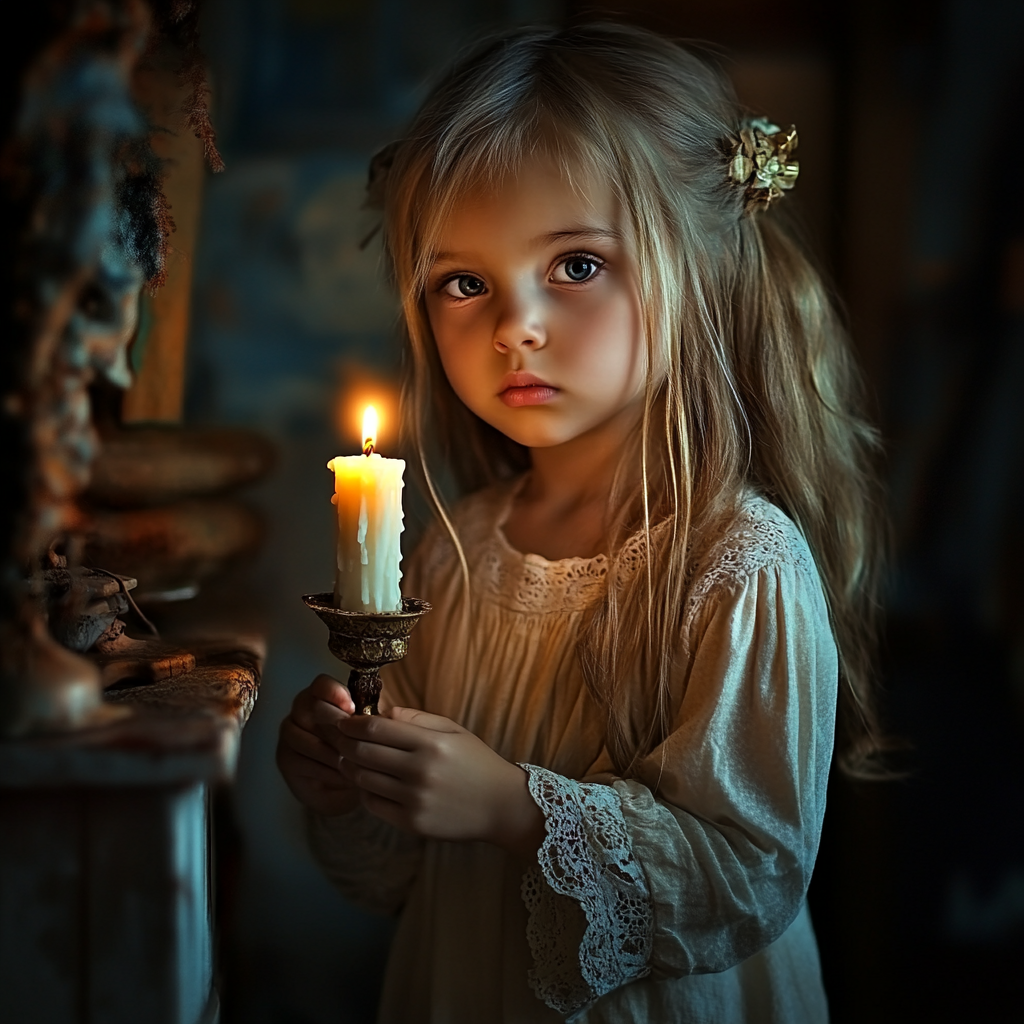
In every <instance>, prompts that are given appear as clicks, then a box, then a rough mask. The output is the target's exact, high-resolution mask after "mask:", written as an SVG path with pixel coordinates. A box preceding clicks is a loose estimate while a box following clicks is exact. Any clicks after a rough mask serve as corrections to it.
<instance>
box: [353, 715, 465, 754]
mask: <svg viewBox="0 0 1024 1024" xmlns="http://www.w3.org/2000/svg"><path fill="white" fill-rule="evenodd" d="M396 712H397V715H396ZM392 716H393V717H391V718H385V717H384V716H383V715H352V716H350V717H348V718H345V719H344V720H342V721H339V722H338V724H337V729H338V731H339V732H340V733H341V734H342V735H343V736H347V737H349V738H350V739H356V740H364V741H365V742H367V743H379V744H382V745H383V746H387V747H395V748H397V749H398V750H406V751H413V750H419V749H421V748H422V747H423V746H424V745H425V744H427V743H430V742H431V741H432V736H433V735H436V734H437V733H439V732H441V733H452V732H460V731H461V727H460V726H458V725H456V724H455V723H454V722H453V721H452V720H451V719H450V718H442V717H441V716H440V715H430V714H427V712H425V711H413V710H411V709H410V708H392Z"/></svg>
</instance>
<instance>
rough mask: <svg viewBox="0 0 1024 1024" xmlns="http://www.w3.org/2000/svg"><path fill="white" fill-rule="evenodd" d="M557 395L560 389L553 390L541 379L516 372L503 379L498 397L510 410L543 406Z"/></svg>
mask: <svg viewBox="0 0 1024 1024" xmlns="http://www.w3.org/2000/svg"><path fill="white" fill-rule="evenodd" d="M557 394H558V388H553V387H552V386H551V385H550V384H548V383H547V381H543V380H541V379H540V377H535V376H534V375H533V374H532V373H526V372H525V371H524V370H514V371H513V372H512V373H506V374H505V376H504V378H503V379H502V381H501V391H499V392H498V397H499V398H500V399H501V400H502V401H503V402H504V403H505V404H506V405H507V406H509V408H512V409H518V408H520V407H522V406H524V405H543V404H544V403H545V402H550V401H551V399H552V398H554V397H555V395H557Z"/></svg>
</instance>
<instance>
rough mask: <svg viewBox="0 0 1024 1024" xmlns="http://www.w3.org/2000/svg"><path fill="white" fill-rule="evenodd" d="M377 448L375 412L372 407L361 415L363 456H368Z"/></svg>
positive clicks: (368, 407)
mask: <svg viewBox="0 0 1024 1024" xmlns="http://www.w3.org/2000/svg"><path fill="white" fill-rule="evenodd" d="M376 447H377V410H376V409H374V407H373V406H372V405H368V406H367V407H366V412H364V413H363V454H364V455H369V454H370V452H372V451H373V449H374V448H376Z"/></svg>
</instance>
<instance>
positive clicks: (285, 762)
mask: <svg viewBox="0 0 1024 1024" xmlns="http://www.w3.org/2000/svg"><path fill="white" fill-rule="evenodd" d="M277 760H278V764H279V765H280V767H281V770H282V772H283V773H284V774H285V776H286V777H287V776H290V777H291V778H295V779H304V780H306V781H308V782H316V783H319V784H320V785H322V786H324V787H326V788H328V789H350V788H351V786H350V785H349V783H348V780H347V779H346V778H345V777H344V776H343V775H342V774H341V772H339V771H338V769H337V768H328V767H327V765H325V764H321V763H320V762H319V761H314V760H313V759H312V758H309V757H306V756H305V755H304V754H300V753H298V752H297V751H295V750H292V749H290V748H283V749H282V750H281V751H280V753H279V754H278V758H277Z"/></svg>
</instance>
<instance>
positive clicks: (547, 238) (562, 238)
mask: <svg viewBox="0 0 1024 1024" xmlns="http://www.w3.org/2000/svg"><path fill="white" fill-rule="evenodd" d="M556 242H604V243H606V244H607V243H609V242H610V243H612V244H614V245H620V244H621V243H622V232H621V231H616V230H615V229H614V228H587V227H580V228H566V229H565V230H564V231H548V232H545V233H544V234H543V235H537V237H536V238H531V239H530V246H531V247H532V248H536V249H540V248H543V247H544V246H547V245H554V244H555V243H556ZM463 258H464V257H463V254H462V253H457V252H444V251H442V252H436V253H434V259H433V264H432V265H434V266H436V265H437V264H438V263H454V262H458V261H459V260H460V259H463Z"/></svg>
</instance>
